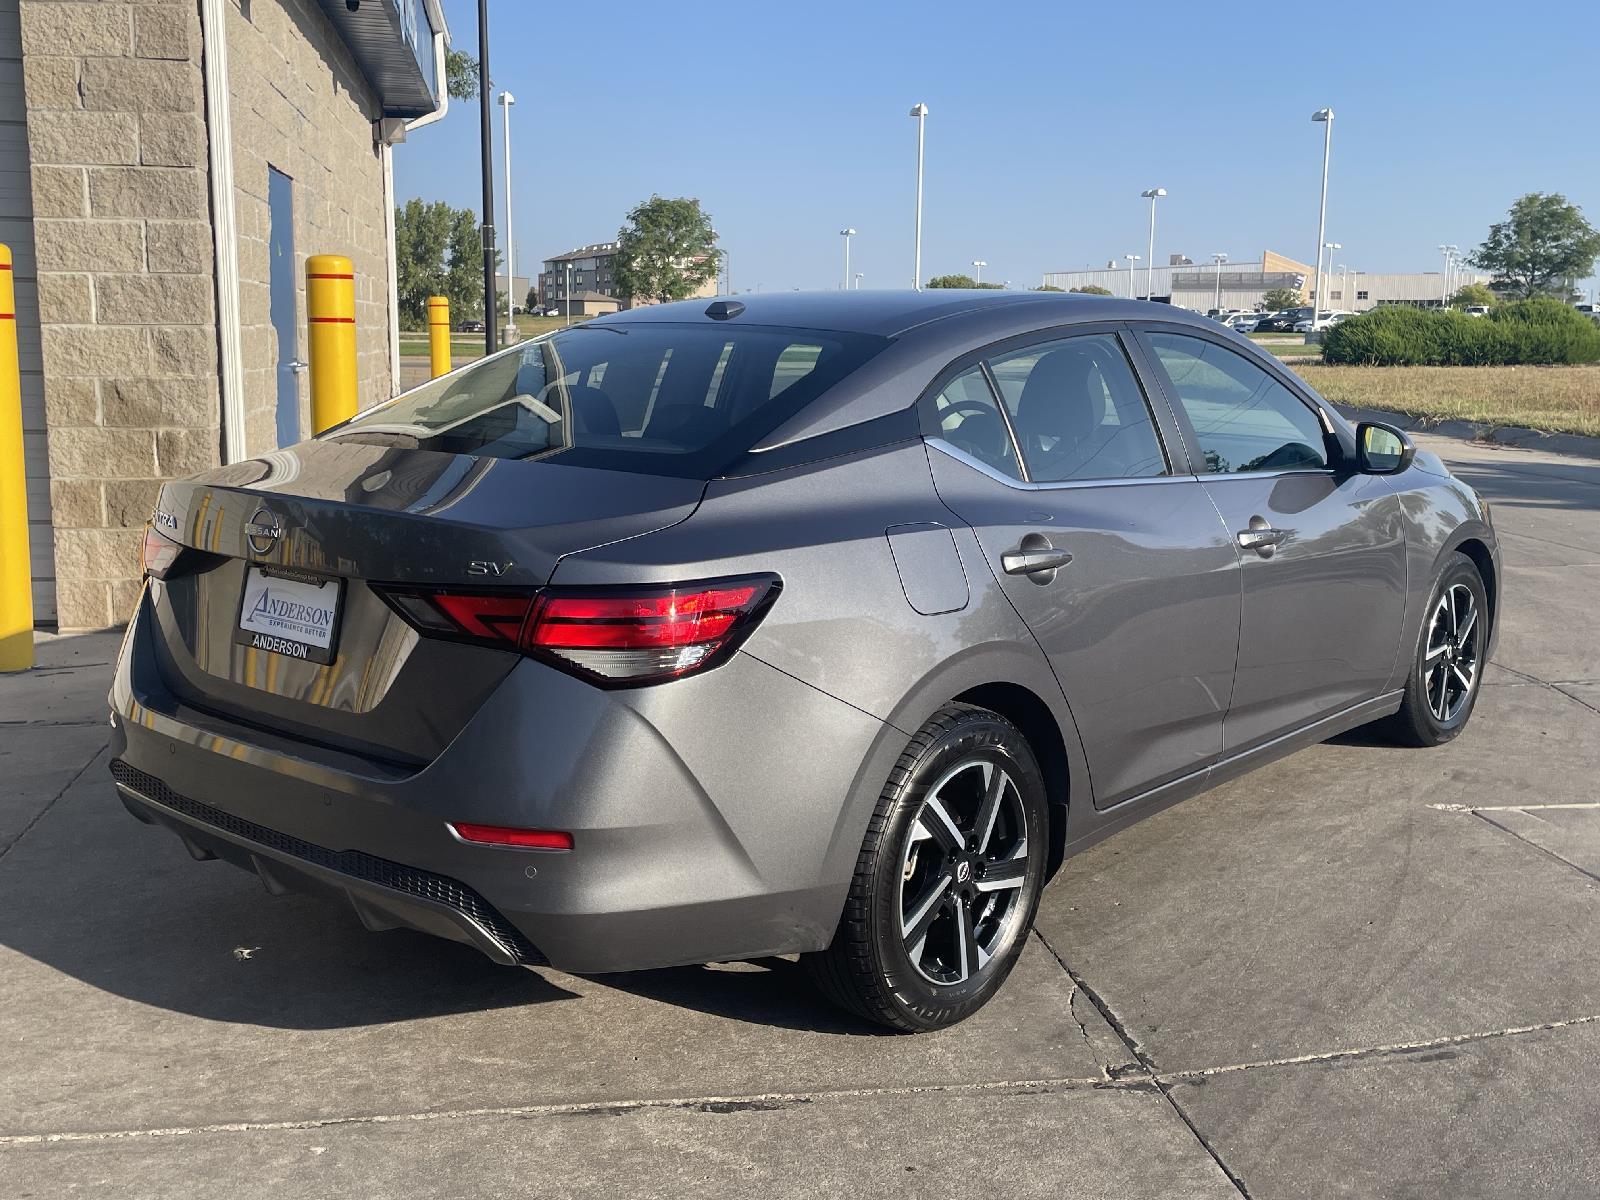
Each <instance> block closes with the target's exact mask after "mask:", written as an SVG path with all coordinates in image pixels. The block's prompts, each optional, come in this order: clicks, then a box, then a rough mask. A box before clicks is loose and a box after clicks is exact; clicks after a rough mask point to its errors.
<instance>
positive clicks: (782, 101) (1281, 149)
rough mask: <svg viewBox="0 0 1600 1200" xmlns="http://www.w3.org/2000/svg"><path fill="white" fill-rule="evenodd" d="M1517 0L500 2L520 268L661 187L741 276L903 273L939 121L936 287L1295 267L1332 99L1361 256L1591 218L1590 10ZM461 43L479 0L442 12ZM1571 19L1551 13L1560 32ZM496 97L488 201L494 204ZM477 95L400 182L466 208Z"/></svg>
mask: <svg viewBox="0 0 1600 1200" xmlns="http://www.w3.org/2000/svg"><path fill="white" fill-rule="evenodd" d="M1551 8H1558V9H1559V10H1560V16H1559V17H1556V16H1555V14H1554V13H1553V12H1549V13H1547V9H1546V6H1544V5H1542V4H1533V3H1527V2H1524V3H1521V4H1510V5H1508V4H1506V3H1504V0H1499V2H1497V3H1493V4H1487V3H1479V2H1471V3H1454V4H1432V3H1422V2H1419V0H1391V2H1389V3H1384V4H1375V3H1368V2H1367V0H1339V2H1337V3H1325V2H1324V3H1308V4H1300V5H1287V4H1278V5H1274V4H1263V3H1252V4H1227V3H1204V4H1194V3H1139V2H1137V0H1133V2H1125V3H1120V4H1102V5H1095V6H1089V5H1084V4H1069V3H1065V2H1061V0H1057V2H1053V3H1051V2H1034V0H1003V2H1001V3H987V4H975V3H971V2H970V0H968V2H966V3H941V2H935V0H930V2H927V3H923V4H921V5H917V6H911V5H902V4H887V3H881V4H870V3H855V4H838V3H832V2H831V0H812V2H810V3H805V4H799V3H788V4H783V5H778V4H773V3H768V2H765V0H753V2H748V3H744V4H736V3H726V2H723V3H717V4H709V3H700V2H699V0H678V2H676V3H671V4H661V3H651V4H644V3H633V2H629V0H621V2H617V0H613V2H611V3H605V4H598V3H577V4H549V3H535V2H533V0H490V4H489V9H490V32H491V35H492V44H491V48H490V60H491V62H490V66H491V70H492V72H493V75H494V81H495V87H496V89H497V90H498V89H500V88H509V89H510V90H511V91H512V92H513V93H514V94H515V95H516V97H517V104H516V106H515V108H514V109H513V112H512V158H513V165H514V175H513V187H514V193H515V201H516V208H515V219H516V228H515V233H516V238H517V242H518V247H519V249H518V254H517V269H518V272H519V273H530V274H531V273H532V272H533V271H535V270H537V265H538V260H540V259H542V258H544V257H545V256H546V255H549V254H553V253H556V252H559V251H561V250H564V249H568V248H570V247H572V246H576V245H580V244H582V243H585V242H591V241H601V240H605V239H608V238H610V237H612V236H614V235H615V233H616V231H617V228H618V226H619V225H620V224H621V221H622V217H623V214H624V213H625V212H626V211H627V210H628V209H629V208H630V207H631V206H632V205H633V204H635V203H637V202H638V201H639V200H641V199H644V198H646V197H648V196H649V195H650V194H651V193H652V192H659V193H661V194H662V195H667V196H680V195H681V196H697V197H699V199H700V201H701V202H702V204H703V205H704V206H705V207H706V209H707V210H708V211H709V212H710V213H711V215H712V217H713V219H714V221H715V224H716V227H717V229H718V231H719V232H720V234H721V236H722V243H723V245H724V246H725V247H726V248H727V249H728V251H729V252H730V255H731V258H732V270H733V286H734V288H735V289H736V290H741V291H742V290H745V289H747V288H753V287H755V286H756V285H757V284H760V285H761V286H762V288H763V290H772V289H779V288H785V289H786V288H793V287H800V288H823V287H834V286H837V284H838V281H839V279H840V276H841V274H842V262H841V259H842V246H841V240H842V239H841V238H840V237H839V235H838V231H839V230H840V229H841V228H844V227H845V226H854V227H855V228H856V229H857V230H858V231H859V232H858V236H857V237H856V238H855V239H854V251H853V270H859V271H861V272H863V273H864V275H865V279H864V281H863V282H864V286H866V287H869V288H870V287H904V286H907V285H908V284H909V282H910V278H911V251H912V208H913V195H914V181H915V158H916V141H915V136H916V134H915V122H914V121H913V120H912V119H911V118H910V117H909V116H907V111H908V110H909V109H910V107H911V105H912V104H914V103H916V102H918V101H923V102H926V103H927V104H928V106H929V108H930V110H931V112H930V115H929V117H928V123H927V183H926V200H925V218H924V242H923V274H924V276H927V275H931V274H942V273H946V272H958V271H960V272H968V273H970V271H971V266H970V264H971V262H972V260H973V259H975V258H981V259H984V260H986V261H987V262H988V264H989V265H988V267H987V268H985V270H984V273H983V274H984V278H985V279H986V280H994V281H996V282H999V281H1002V280H1010V281H1011V282H1012V286H1014V287H1026V286H1031V285H1034V284H1037V283H1038V282H1039V276H1040V274H1041V273H1042V272H1044V271H1047V270H1062V269H1070V268H1075V267H1084V266H1090V265H1104V263H1105V261H1106V260H1107V259H1108V258H1112V257H1120V256H1121V255H1122V254H1124V253H1128V252H1135V253H1138V254H1141V255H1142V254H1144V252H1145V241H1146V221H1147V211H1148V210H1147V204H1148V202H1147V201H1143V200H1141V199H1139V192H1140V191H1141V190H1142V189H1144V188H1147V187H1152V186H1161V187H1165V188H1166V189H1167V190H1168V192H1169V196H1168V198H1167V199H1165V200H1163V201H1161V208H1160V212H1159V217H1158V224H1157V231H1156V232H1157V240H1156V261H1157V263H1163V262H1165V261H1166V258H1167V254H1168V253H1169V252H1175V251H1179V252H1182V253H1185V254H1188V255H1189V256H1190V257H1192V258H1194V259H1195V260H1196V261H1204V260H1206V259H1208V258H1209V256H1210V254H1211V253H1212V251H1214V250H1222V251H1226V252H1227V253H1228V254H1229V255H1230V256H1231V257H1232V258H1234V259H1235V260H1239V261H1243V260H1245V259H1248V258H1252V257H1254V256H1255V255H1257V254H1259V253H1260V251H1261V250H1262V249H1264V248H1267V249H1272V250H1276V251H1278V252H1280V253H1284V254H1288V255H1290V256H1292V257H1295V258H1298V259H1301V260H1303V261H1309V260H1310V258H1311V256H1312V253H1313V250H1314V246H1315V243H1316V232H1317V224H1316V223H1317V189H1318V174H1319V172H1320V169H1321V156H1322V138H1321V127H1320V126H1317V125H1313V124H1312V123H1311V121H1310V115H1311V113H1312V112H1313V110H1315V109H1317V108H1319V107H1321V106H1323V105H1331V106H1332V107H1333V108H1334V110H1335V113H1336V117H1337V119H1336V121H1335V125H1334V131H1333V160H1332V163H1333V165H1332V175H1331V183H1330V188H1329V199H1328V240H1329V241H1337V242H1342V243H1344V246H1345V249H1344V250H1343V251H1342V252H1340V253H1339V254H1338V255H1337V259H1336V261H1337V262H1340V263H1347V264H1349V265H1350V267H1351V268H1352V269H1354V270H1375V271H1376V270H1437V269H1439V265H1440V256H1439V255H1438V253H1437V252H1436V251H1435V249H1434V247H1436V246H1437V245H1438V244H1439V243H1440V242H1455V243H1457V244H1458V245H1460V246H1461V247H1462V248H1463V250H1465V249H1467V248H1469V247H1476V246H1477V244H1478V243H1479V242H1480V241H1481V240H1482V239H1483V236H1484V234H1485V232H1486V231H1487V228H1488V225H1489V223H1490V222H1491V221H1493V220H1496V219H1498V218H1499V217H1501V216H1502V215H1503V214H1504V212H1505V210H1506V208H1507V207H1508V206H1509V204H1510V203H1511V201H1512V200H1513V199H1515V198H1516V197H1517V196H1518V195H1520V194H1521V193H1523V192H1527V191H1536V190H1537V191H1560V192H1564V193H1565V194H1566V195H1567V197H1568V198H1569V199H1570V200H1572V201H1574V202H1575V203H1577V204H1578V205H1580V206H1581V207H1582V208H1583V209H1584V210H1585V212H1586V213H1587V215H1588V216H1589V218H1590V220H1591V221H1594V222H1595V223H1597V224H1600V154H1596V152H1595V148H1596V144H1595V140H1594V133H1593V122H1594V106H1595V95H1596V91H1595V88H1594V86H1593V84H1594V78H1595V73H1596V56H1597V52H1600V9H1597V8H1596V7H1595V6H1594V5H1592V4H1570V5H1569V4H1561V5H1556V6H1551ZM445 10H446V14H447V16H448V19H449V21H450V27H451V31H452V34H453V37H454V39H455V44H456V46H457V47H458V48H461V49H465V50H467V51H469V52H470V53H474V54H475V53H476V50H477V15H476V11H477V10H476V4H475V3H474V2H473V0H445ZM1552 27H1556V28H1552ZM499 116H500V109H499V108H498V107H496V109H495V126H494V145H495V153H496V168H495V171H496V181H497V187H496V196H497V199H496V205H497V208H498V209H500V210H501V212H500V213H498V214H497V215H500V216H501V217H502V219H501V221H500V225H501V228H502V230H503V228H504V221H503V205H504V198H503V193H502V191H501V189H500V187H499V186H498V184H499V180H500V178H501V174H500V172H501V169H502V168H501V166H500V164H499V158H498V156H499V153H500V146H501V136H502V135H501V131H500V121H499ZM477 122H478V116H477V107H476V104H460V103H452V106H451V110H450V113H449V115H448V116H447V117H446V118H445V120H444V121H442V122H440V123H439V124H437V125H435V126H432V127H431V128H428V129H424V130H419V131H418V132H417V133H415V134H413V135H412V138H411V140H410V141H409V142H408V143H407V144H406V145H404V146H402V147H399V148H398V150H397V152H396V155H395V186H396V191H397V195H398V196H399V198H400V199H401V201H402V202H403V201H404V200H405V199H407V198H409V197H411V196H422V197H424V198H426V199H430V200H432V199H439V200H446V201H449V202H450V203H452V204H455V205H460V206H470V207H472V208H473V209H474V210H477V209H478V208H479V207H480V195H479V189H480V183H479V176H478V124H477Z"/></svg>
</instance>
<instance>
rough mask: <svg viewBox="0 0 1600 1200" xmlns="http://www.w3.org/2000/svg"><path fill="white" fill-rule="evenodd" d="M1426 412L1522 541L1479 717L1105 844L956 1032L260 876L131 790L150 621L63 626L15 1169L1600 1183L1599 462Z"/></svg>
mask: <svg viewBox="0 0 1600 1200" xmlns="http://www.w3.org/2000/svg"><path fill="white" fill-rule="evenodd" d="M1420 440H1423V441H1424V442H1425V443H1427V444H1428V445H1429V446H1430V448H1433V449H1436V450H1438V451H1439V452H1440V453H1442V454H1443V455H1445V457H1446V458H1447V459H1449V460H1450V461H1451V462H1452V463H1453V464H1454V465H1456V466H1457V468H1458V469H1459V470H1460V471H1461V472H1462V474H1463V475H1464V476H1466V477H1467V478H1468V479H1469V480H1471V481H1472V482H1473V483H1474V484H1475V485H1476V486H1479V487H1480V488H1481V489H1482V490H1483V491H1484V492H1485V494H1486V495H1488V496H1489V497H1490V498H1491V499H1492V500H1493V501H1494V503H1495V515H1496V521H1497V524H1498V526H1499V529H1500V532H1501V536H1502V538H1503V542H1504V553H1505V560H1506V566H1507V575H1508V578H1507V582H1506V587H1505V605H1506V609H1505V623H1504V626H1503V633H1502V637H1501V644H1500V650H1499V654H1498V656H1497V660H1496V665H1495V666H1494V667H1492V668H1491V669H1490V672H1489V674H1488V675H1487V676H1486V677H1485V687H1484V691H1483V694H1482V696H1481V697H1480V702H1479V707H1478V711H1477V713H1476V715H1475V717H1474V720H1473V722H1472V724H1471V726H1470V727H1469V729H1468V730H1467V732H1466V733H1465V734H1464V735H1463V736H1462V737H1461V738H1460V739H1458V740H1457V741H1456V742H1454V743H1452V744H1451V745H1450V746H1448V747H1445V748H1443V749H1440V750H1436V751H1415V750H1401V749H1396V748H1394V747H1389V746H1385V745H1381V744H1376V743H1374V742H1373V741H1372V740H1371V739H1368V738H1365V737H1363V736H1362V735H1361V734H1360V733H1359V732H1358V733H1356V734H1352V735H1347V736H1345V737H1342V738H1339V739H1335V740H1334V741H1333V742H1329V743H1326V744H1323V745H1320V746H1316V747H1313V748H1312V749H1309V750H1306V751H1304V752H1302V753H1300V754H1298V755H1295V756H1294V757H1292V758H1290V759H1287V760H1285V761H1283V762H1280V763H1277V764H1274V765H1272V766H1270V767H1267V768H1265V769H1263V770H1261V771H1259V772H1257V773H1255V774H1254V775H1251V776H1248V777H1246V778H1244V779H1241V780H1238V781H1236V782H1234V783H1232V784H1229V785H1226V786H1224V787H1222V788H1219V789H1217V790H1216V791H1214V792H1212V793H1209V794H1207V795H1205V796H1202V797H1198V798H1196V799H1194V800H1190V801H1188V802H1186V803H1185V804H1182V805H1180V806H1178V807H1176V808H1174V809H1171V810H1169V811H1167V812H1165V813H1162V814H1160V815H1158V816H1156V817H1154V818H1151V819H1150V820H1148V821H1145V822H1144V823H1142V824H1140V825H1138V826H1136V827H1134V828H1133V829H1131V830H1128V831H1126V832H1124V833H1122V834H1120V835H1118V836H1117V837H1115V838H1113V839H1111V840H1110V841H1108V842H1106V843H1103V844H1102V845H1100V846H1098V847H1096V848H1095V849H1093V850H1091V851H1089V852H1088V853H1086V854H1084V855H1082V856H1080V857H1078V858H1076V859H1074V860H1073V861H1072V862H1071V863H1069V864H1068V866H1067V868H1066V869H1065V870H1064V871H1063V873H1062V875H1061V876H1060V877H1059V878H1058V879H1057V880H1056V881H1055V882H1054V883H1053V884H1052V885H1051V887H1050V889H1049V890H1048V891H1047V893H1046V895H1045V899H1044V903H1043V906H1042V908H1041V912H1040V916H1039V921H1038V933H1037V935H1036V937H1035V938H1034V939H1033V941H1032V942H1031V943H1030V945H1029V946H1028V949H1027V953H1026V955H1025V958H1024V960H1023V962H1022V964H1021V966H1020V967H1019V968H1018V970H1017V972H1016V974H1015V975H1014V976H1013V978H1012V980H1011V981H1010V982H1009V983H1008V985H1007V987H1006V989H1005V991H1004V992H1003V993H1002V995H1001V996H1000V997H999V998H998V1000H997V1001H996V1002H995V1003H994V1004H993V1005H992V1006H991V1007H990V1008H989V1009H988V1010H986V1011H985V1012H984V1013H982V1014H980V1015H979V1016H978V1017H976V1018H974V1019H973V1020H971V1021H969V1022H967V1023H966V1024H964V1025H962V1026H959V1027H957V1028H956V1029H953V1030H949V1031H946V1032H944V1033H941V1034H937V1035H933V1036H928V1037H920V1038H896V1037H890V1036H883V1035H878V1034H876V1033H875V1032H874V1031H872V1030H871V1029H869V1028H868V1027H866V1026H863V1025H860V1024H857V1023H855V1022H853V1021H851V1020H849V1019H847V1018H844V1017H842V1016H839V1015H837V1014H835V1013H834V1012H833V1011H831V1010H830V1009H828V1008H826V1007H824V1006H822V1005H821V1003H820V1002H819V1001H817V1000H816V999H815V998H814V997H813V996H812V995H811V993H810V991H809V989H808V987H807V985H806V984H805V981H804V980H803V978H801V977H800V975H799V973H798V971H797V970H796V969H795V968H794V966H793V965H792V964H790V963H787V962H784V961H776V960H775V961H770V962H763V963H758V964H744V965H740V966H730V967H718V968H699V969H684V970H676V971H663V972H653V973H648V974H640V975H636V976H620V977H610V978H607V979H603V980H596V979H578V978H574V977H570V976H564V975H561V974H559V973H556V972H541V973H537V974H535V973H527V972H515V971H508V970H505V969H503V968H498V967H494V966H492V965H491V964H489V963H488V962H486V961H484V960H482V959H480V958H479V957H478V956H477V955H476V954H475V953H474V952H472V951H470V950H467V949H465V948H463V947H458V946H455V945H452V944H449V943H443V942H435V941H432V940H429V939H426V938H423V937H420V936H415V935H411V934H407V933H390V934H384V935H374V934H369V933H366V932H365V931H363V930H362V929H361V927H360V925H359V923H358V922H357V921H356V919H355V918H354V916H353V915H352V914H350V913H349V912H347V911H345V910H344V909H342V908H340V907H338V906H336V905H333V904H331V903H328V902H325V901H322V900H317V899H312V898H306V897H283V898H272V897H268V896H266V895H264V894H263V893H262V892H261V889H260V887H259V884H258V883H257V882H256V881H254V880H253V879H251V878H250V877H248V876H246V875H244V874H243V873H240V872H237V871H234V870H232V869H229V868H226V867H224V866H222V865H220V864H196V863H194V862H191V861H190V860H189V858H188V856H187V855H186V854H185V853H184V851H183V850H182V848H181V846H180V845H179V844H178V842H177V841H176V839H174V838H172V837H171V836H170V835H167V834H164V833H162V832H160V831H158V830H154V829H148V828H146V827H143V826H140V825H137V824H135V823H134V822H133V821H132V820H131V818H128V817H127V816H126V815H125V814H124V813H123V811H122V809H121V806H120V805H119V804H117V802H116V800H115V798H114V797H113V795H112V793H111V789H110V787H109V784H108V782H107V779H106V775H105V772H104V752H103V748H104V745H105V732H104V728H103V725H102V724H101V720H102V716H103V702H102V698H103V694H104V690H105V683H106V676H107V673H108V664H109V662H110V660H111V658H112V656H113V655H114V653H115V649H116V642H115V639H114V638H113V637H107V636H96V637H84V638H63V639H55V640H53V641H51V642H49V643H48V644H47V645H46V646H45V647H44V650H43V653H42V655H41V662H42V664H43V669H41V670H40V671H38V672H35V673H34V674H32V675H29V676H26V677H22V678H20V679H19V678H8V679H3V680H0V778H4V779H5V780H6V786H5V787H4V788H3V789H0V1035H3V1039H4V1040H3V1044H4V1046H5V1048H6V1051H5V1055H4V1057H3V1059H0V1195H4V1196H7V1197H10V1196H35V1197H43V1196H58V1195H77V1194H86V1193H89V1192H99V1193H102V1194H113V1195H118V1196H216V1195H228V1196H236V1197H254V1196H261V1197H268V1196H271V1197H284V1198H286V1197H301V1196H304V1197H313V1196H326V1195H349V1196H362V1197H367V1196H408V1197H410V1196H415V1195H418V1194H423V1195H430V1196H431V1195H437V1196H462V1197H467V1196H485V1195H499V1194H505V1193H509V1192H513V1191H515V1192H517V1193H519V1194H528V1195H538V1196H593V1195H617V1196H628V1197H632V1196H682V1195H685V1194H690V1193H693V1194H697V1195H704V1196H708V1197H720V1196H743V1195H749V1194H751V1193H753V1192H757V1191H760V1192H762V1193H764V1194H766V1195H769V1196H772V1197H781V1196H813V1195H834V1194H852V1195H862V1196H930V1197H941V1198H944V1197H949V1196H951V1195H957V1194H962V1193H966V1192H976V1191H981V1192H982V1193H983V1194H985V1195H992V1196H1052V1197H1061V1196H1069V1197H1076V1196H1083V1197H1090V1196H1106V1197H1111V1196H1117V1197H1144V1196H1151V1197H1155V1196H1160V1197H1186V1196H1194V1197H1211V1196H1218V1197H1226V1196H1237V1195H1241V1194H1243V1195H1247V1196H1250V1197H1255V1198H1258V1200H1260V1198H1267V1197H1284V1198H1290V1197H1292V1198H1295V1200H1304V1198H1307V1197H1320V1196H1350V1197H1374V1196H1405V1197H1441V1198H1444V1197H1448V1198H1450V1200H1457V1198H1461V1197H1479V1196H1481V1197H1502V1196H1517V1197H1529V1196H1553V1197H1592V1196H1594V1195H1596V1194H1597V1193H1600V1145H1597V1144H1596V1139H1595V1137H1594V1135H1593V1131H1594V1130H1595V1129H1596V1128H1597V1127H1600V1079H1596V1078H1595V1072H1594V1070H1593V1065H1594V1064H1595V1063H1596V1062H1597V1061H1600V939H1597V938H1596V937H1595V931H1596V928H1597V927H1600V795H1597V794H1596V787H1595V781H1596V780H1597V779H1600V638H1597V637H1595V635H1594V633H1593V622H1594V618H1595V616H1596V613H1597V609H1600V605H1597V604H1596V602H1595V599H1594V597H1595V594H1596V587H1597V585H1600V463H1594V462H1590V461H1585V460H1581V459H1568V458H1559V457H1556V456H1553V455H1549V454H1541V453H1534V452H1529V451H1524V450H1503V449H1493V448H1487V447H1478V446H1472V445H1468V444H1464V443H1460V442H1451V441H1446V440H1443V439H1434V440H1430V439H1426V438H1423V439H1420ZM1552 805H1559V806H1564V807H1549V806H1552Z"/></svg>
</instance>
